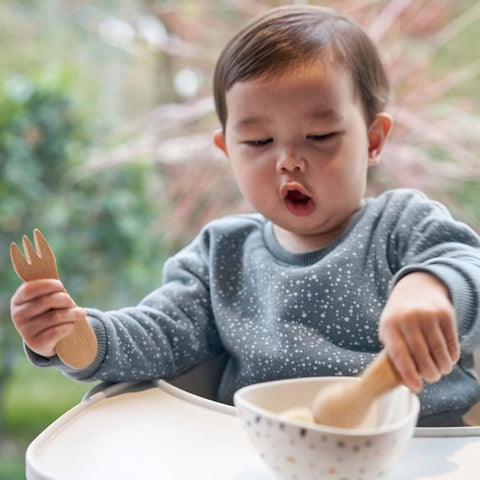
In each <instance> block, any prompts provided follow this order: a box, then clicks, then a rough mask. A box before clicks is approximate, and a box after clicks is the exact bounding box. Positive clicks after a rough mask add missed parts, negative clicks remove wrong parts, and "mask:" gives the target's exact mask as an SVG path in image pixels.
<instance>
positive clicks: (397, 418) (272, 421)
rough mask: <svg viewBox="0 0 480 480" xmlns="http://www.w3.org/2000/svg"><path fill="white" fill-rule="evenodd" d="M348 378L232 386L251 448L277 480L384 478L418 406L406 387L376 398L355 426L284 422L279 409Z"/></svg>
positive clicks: (303, 401)
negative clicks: (357, 425)
mask: <svg viewBox="0 0 480 480" xmlns="http://www.w3.org/2000/svg"><path fill="white" fill-rule="evenodd" d="M355 381H358V379H356V378H352V377H316V378H298V379H291V380H278V381H274V382H266V383H258V384H255V385H250V386H248V387H244V388H242V389H240V390H238V391H237V392H236V393H235V396H234V403H235V406H236V407H237V412H238V415H239V417H240V419H241V422H242V425H243V427H244V429H245V431H246V432H247V434H248V436H249V438H250V440H251V442H252V444H253V446H254V447H255V449H256V450H257V451H258V453H259V455H260V456H261V458H262V459H263V460H264V462H265V463H266V464H267V465H268V466H269V467H270V469H271V470H272V471H273V472H274V474H275V475H276V477H277V478H278V479H282V480H287V479H288V480H327V479H328V480H369V479H372V478H375V479H379V478H384V477H385V476H386V475H387V474H388V473H389V472H390V471H391V470H392V468H393V467H394V466H395V463H396V462H397V460H398V459H399V457H400V455H401V454H402V452H403V450H404V448H405V447H406V444H407V442H408V441H409V440H410V438H411V437H412V435H413V432H414V429H415V425H416V422H417V417H418V413H419V409H420V402H419V401H418V398H417V397H416V396H415V395H414V394H412V393H411V392H410V391H409V390H408V389H407V388H406V387H403V386H402V387H397V388H395V389H394V390H392V391H391V392H390V393H387V394H385V395H384V396H382V397H380V398H379V399H378V400H377V401H376V402H375V403H374V405H373V406H372V409H371V411H370V412H369V415H368V416H367V418H366V419H365V421H364V422H363V423H362V425H360V426H359V428H356V429H348V428H335V427H328V426H323V425H315V424H308V423H304V422H301V421H295V420H288V419H285V418H284V417H282V416H280V415H279V413H281V412H284V411H285V410H288V409H291V408H294V407H298V406H310V405H311V403H312V400H313V398H314V396H315V395H316V394H317V392H318V391H319V390H320V389H321V388H323V387H325V386H327V385H331V384H332V383H339V382H344V383H345V382H355Z"/></svg>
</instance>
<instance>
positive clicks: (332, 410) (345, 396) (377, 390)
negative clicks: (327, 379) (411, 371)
mask: <svg viewBox="0 0 480 480" xmlns="http://www.w3.org/2000/svg"><path fill="white" fill-rule="evenodd" d="M402 384H403V382H402V380H401V378H400V376H399V374H398V372H397V370H396V369H395V367H394V366H393V364H392V363H391V361H390V359H389V358H388V357H387V355H386V353H385V351H383V352H381V353H380V355H379V356H378V357H377V358H376V359H375V360H374V361H373V362H372V363H371V364H370V365H369V366H368V367H367V369H366V370H365V371H364V372H363V374H362V376H361V377H360V380H359V381H358V382H351V383H349V385H346V386H345V385H333V386H331V387H326V388H325V389H322V390H321V391H320V392H319V393H318V394H317V396H316V397H315V399H314V401H313V418H314V420H315V423H319V424H322V425H330V426H334V427H344V428H355V427H358V426H359V425H360V424H361V422H362V420H363V419H364V418H365V417H366V415H367V413H368V411H369V409H370V407H371V406H372V404H373V402H374V400H375V399H376V398H377V397H379V396H380V395H382V394H384V393H386V392H387V391H389V390H391V389H392V388H395V387H396V386H398V385H402Z"/></svg>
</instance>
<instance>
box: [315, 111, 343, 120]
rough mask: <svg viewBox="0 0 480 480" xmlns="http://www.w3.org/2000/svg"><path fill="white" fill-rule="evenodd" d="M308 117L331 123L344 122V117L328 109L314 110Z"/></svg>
mask: <svg viewBox="0 0 480 480" xmlns="http://www.w3.org/2000/svg"><path fill="white" fill-rule="evenodd" d="M307 116H308V117H310V118H312V119H314V120H331V121H338V120H343V118H344V117H343V115H341V114H340V113H338V112H336V111H335V110H332V109H331V108H328V109H326V110H312V111H311V112H310V113H309V114H308V115H307Z"/></svg>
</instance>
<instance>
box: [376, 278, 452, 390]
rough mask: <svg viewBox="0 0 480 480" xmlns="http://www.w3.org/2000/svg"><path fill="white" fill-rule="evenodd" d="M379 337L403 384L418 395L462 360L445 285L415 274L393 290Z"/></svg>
mask: <svg viewBox="0 0 480 480" xmlns="http://www.w3.org/2000/svg"><path fill="white" fill-rule="evenodd" d="M379 338H380V341H381V342H382V343H383V345H384V346H385V348H386V350H387V354H388V356H389V357H390V360H391V361H392V362H393V364H394V365H395V367H396V369H397V370H398V373H399V374H400V376H401V377H402V379H403V381H404V382H405V384H406V385H407V387H409V388H410V389H411V390H412V391H414V392H419V391H420V390H421V389H422V379H424V380H426V381H427V382H435V381H437V380H439V379H440V377H441V376H442V375H445V374H448V373H450V372H451V371H452V368H453V366H454V365H455V363H457V361H458V359H459V357H460V347H459V343H458V336H457V326H456V321H455V310H454V308H453V305H452V303H451V301H450V297H449V294H448V291H447V289H446V287H445V285H444V284H443V283H442V282H440V281H439V280H438V279H437V278H435V277H434V276H433V275H430V274H428V273H424V272H413V273H410V274H408V275H406V276H405V277H403V278H402V279H401V280H400V281H399V282H398V283H397V284H396V285H395V287H394V288H393V290H392V293H391V295H390V297H389V299H388V301H387V303H386V305H385V308H384V310H383V312H382V315H381V317H380V326H379Z"/></svg>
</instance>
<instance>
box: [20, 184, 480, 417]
mask: <svg viewBox="0 0 480 480" xmlns="http://www.w3.org/2000/svg"><path fill="white" fill-rule="evenodd" d="M412 271H426V272H429V273H431V274H433V275H435V276H436V277H437V278H439V279H440V280H442V281H443V282H444V283H445V285H446V286H447V288H448V290H449V293H450V296H451V298H452V302H453V304H454V306H455V309H456V315H457V320H458V331H459V335H460V341H461V345H462V359H461V360H460V362H459V364H458V365H457V366H456V367H455V368H454V370H453V371H452V373H451V374H449V375H447V376H445V377H443V378H442V379H441V380H440V381H439V382H437V383H435V384H432V385H426V386H425V388H424V390H423V391H422V393H421V394H420V400H421V403H422V410H421V419H423V422H424V424H440V423H442V424H444V423H445V422H447V423H448V422H449V420H451V419H458V418H459V416H460V415H461V414H463V413H464V412H465V411H466V410H467V409H468V408H469V407H470V406H471V405H472V404H473V403H474V402H475V401H476V400H477V398H478V396H479V393H480V391H479V385H478V382H477V380H476V378H475V377H474V375H473V373H472V351H473V350H474V349H475V348H477V347H478V346H479V345H480V308H479V304H480V239H479V237H478V236H477V235H476V233H475V232H474V231H473V230H472V229H470V228H469V227H468V226H466V225H465V224H463V223H460V222H457V221H455V220H453V219H452V217H451V216H450V214H449V213H448V211H447V210H446V209H445V207H443V206H442V205H440V204H439V203H437V202H433V201H431V200H429V199H427V198H426V197H425V196H424V195H423V194H421V193H419V192H416V191H412V190H406V189H398V190H393V191H389V192H386V193H384V194H382V195H380V196H379V197H377V198H368V199H366V201H365V206H364V208H363V209H362V210H361V211H360V212H359V214H358V215H357V216H356V218H355V220H354V222H352V224H351V225H350V226H349V228H348V229H347V230H346V231H345V232H344V233H343V234H342V235H341V236H340V237H339V238H337V239H336V240H335V241H334V242H333V243H332V244H330V245H328V246H327V247H325V248H322V249H320V250H317V251H314V252H309V253H305V254H295V253H290V252H288V251H286V250H284V249H283V248H282V247H281V246H280V245H279V243H278V242H277V240H276V238H275V235H274V233H273V225H272V223H271V222H269V221H267V220H266V219H265V218H263V217H262V216H261V215H259V214H251V215H235V216H230V217H226V218H223V219H219V220H216V221H213V222H211V223H210V224H208V225H207V226H206V227H205V228H204V229H203V231H202V232H201V233H200V234H199V236H198V237H197V238H196V239H195V240H194V241H193V242H192V243H191V244H190V245H189V246H187V247H186V248H185V249H183V250H182V251H180V252H179V253H178V254H177V255H175V256H173V257H172V258H170V259H169V260H168V261H167V262H166V264H165V267H164V278H163V283H162V285H161V286H160V287H159V288H157V289H156V290H154V291H153V292H152V293H151V294H149V295H148V296H147V297H146V298H145V299H143V300H142V301H141V302H140V303H139V304H138V305H137V306H134V307H129V308H123V309H120V310H117V311H110V312H100V311H98V310H94V309H88V317H89V321H90V323H91V324H92V326H93V328H94V330H95V332H96V334H97V338H98V342H99V353H98V356H97V359H96V360H95V362H94V363H93V364H92V365H91V366H90V367H88V368H87V369H85V370H80V371H75V370H72V369H70V368H68V367H66V366H65V365H63V364H62V363H61V362H60V360H59V359H58V358H56V357H54V358H53V359H44V358H42V357H39V356H36V355H35V354H33V352H27V353H28V355H29V357H30V359H31V360H32V361H33V362H34V363H35V364H36V365H38V366H55V367H57V368H59V369H61V370H63V372H64V373H65V374H66V375H67V376H69V377H71V378H73V379H76V380H85V381H92V380H106V381H110V382H117V381H132V380H146V379H153V378H172V377H174V376H176V375H178V374H180V373H183V372H185V371H187V370H189V369H191V368H192V367H194V366H195V365H197V364H199V363H200V362H202V361H204V360H206V359H208V358H211V357H213V356H215V355H216V354H218V353H220V352H222V351H226V352H227V353H228V354H229V360H228V363H227V365H226V368H225V371H224V374H223V378H222V381H221V383H220V386H219V389H218V400H219V401H221V402H225V403H231V402H232V397H233V393H234V392H235V390H237V389H238V388H240V387H242V386H244V385H247V384H251V383H256V382H262V381H267V380H274V379H282V378H292V377H304V376H319V375H357V374H359V373H360V372H361V371H362V370H363V369H364V368H365V367H366V366H367V365H368V364H369V363H370V362H371V361H372V360H373V358H374V356H375V354H377V353H378V351H379V350H380V349H381V344H380V342H379V340H378V322H379V317H380V313H381V311H382V309H383V307H384V305H385V302H386V300H387V298H388V295H389V292H390V291H391V289H392V287H393V286H394V285H395V283H396V282H397V281H398V280H399V279H400V278H401V277H402V276H404V275H406V274H407V273H409V272H412ZM27 350H28V349H27Z"/></svg>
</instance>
